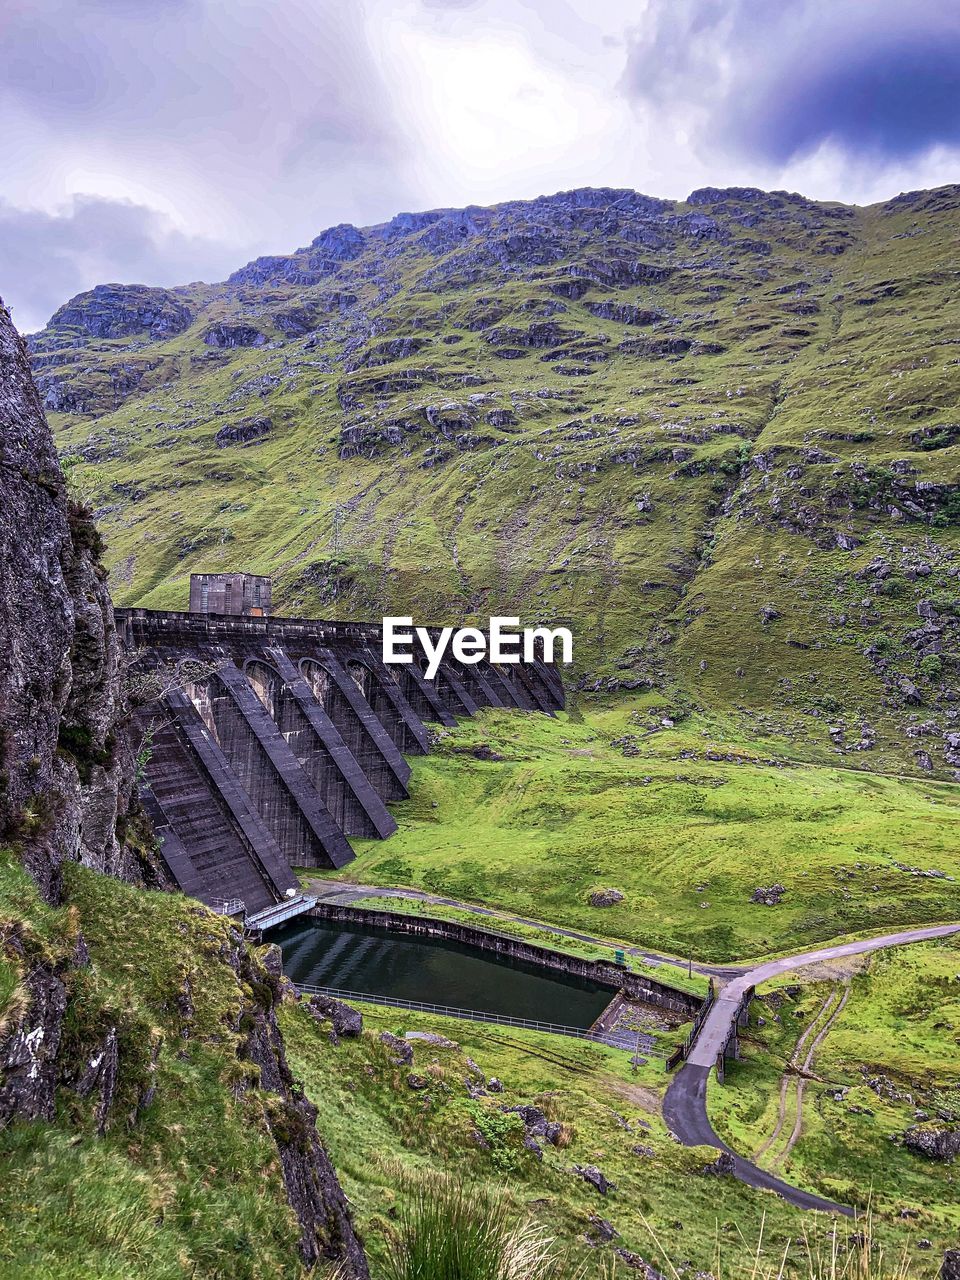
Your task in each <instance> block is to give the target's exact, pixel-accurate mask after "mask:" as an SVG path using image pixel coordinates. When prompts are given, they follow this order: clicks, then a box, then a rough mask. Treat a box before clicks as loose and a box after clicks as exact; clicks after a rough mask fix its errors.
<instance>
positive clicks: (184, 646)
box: [116, 609, 564, 929]
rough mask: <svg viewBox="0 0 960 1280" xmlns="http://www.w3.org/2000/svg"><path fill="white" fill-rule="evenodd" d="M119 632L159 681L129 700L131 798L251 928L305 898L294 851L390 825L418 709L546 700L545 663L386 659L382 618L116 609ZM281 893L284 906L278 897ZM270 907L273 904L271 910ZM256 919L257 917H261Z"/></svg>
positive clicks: (299, 855) (550, 693)
mask: <svg viewBox="0 0 960 1280" xmlns="http://www.w3.org/2000/svg"><path fill="white" fill-rule="evenodd" d="M116 617H117V627H118V632H119V635H120V640H121V643H122V644H123V646H124V648H125V649H126V650H127V652H128V654H129V655H130V656H131V658H132V660H133V662H134V665H135V667H136V668H137V669H138V670H142V671H144V672H151V671H152V672H155V673H156V675H157V679H158V681H159V682H160V685H161V686H162V688H163V690H164V692H162V694H161V695H160V697H159V698H158V699H157V700H156V701H155V702H152V703H150V704H148V705H147V706H145V707H143V708H142V709H141V710H140V711H139V713H138V720H139V729H140V731H141V733H142V734H143V738H144V742H145V743H146V746H147V750H146V752H145V761H146V763H145V780H144V785H143V787H142V790H141V796H142V800H143V804H144V807H145V809H146V811H147V813H148V815H149V816H150V817H151V819H152V821H153V824H154V827H155V830H156V832H157V834H158V836H159V838H160V841H161V852H162V855H163V858H164V861H165V862H166V864H167V867H168V868H169V870H170V873H171V875H172V876H173V878H174V879H175V880H176V882H177V884H178V885H179V886H180V888H181V889H182V890H183V891H184V892H185V893H188V894H190V895H191V896H193V897H195V898H199V899H200V900H201V901H202V902H205V903H207V904H208V905H209V906H211V907H214V908H215V909H218V910H221V911H222V910H223V903H224V902H226V901H229V902H231V903H232V904H234V905H235V904H236V903H237V902H241V903H242V907H243V913H244V914H245V915H246V917H247V920H248V922H249V921H250V918H251V917H254V918H255V920H256V922H257V923H258V924H259V927H260V928H261V929H263V928H267V927H270V925H271V924H272V923H278V922H279V920H280V919H281V918H282V919H287V918H289V917H290V916H291V915H294V914H298V913H299V912H300V911H306V910H309V908H310V906H311V905H312V901H311V900H310V899H306V898H304V897H303V896H302V895H301V893H300V885H299V883H298V881H297V878H296V876H295V875H294V873H293V870H292V867H295V866H297V867H323V868H327V867H334V868H339V867H342V866H344V865H345V864H346V863H348V862H349V861H350V860H351V859H352V858H353V856H354V853H353V849H352V848H351V846H350V837H351V836H359V837H365V838H370V837H373V838H379V839H385V838H386V837H388V836H389V835H391V834H392V833H393V832H394V831H395V830H396V825H397V824H396V821H395V819H394V817H393V815H392V814H391V813H390V810H389V808H388V804H389V802H390V801H392V800H402V799H404V798H405V797H406V796H407V782H408V779H409V777H410V765H409V763H408V762H407V760H406V756H408V755H417V754H422V753H424V752H426V751H428V750H429V746H430V737H429V733H428V730H427V725H428V724H429V723H430V722H434V723H437V724H440V725H447V726H452V725H455V724H456V722H457V718H458V717H460V716H469V715H473V714H474V713H475V712H476V711H477V710H478V709H479V708H480V707H509V708H513V709H515V710H518V711H527V712H542V713H546V714H553V712H554V711H557V710H560V709H562V707H563V705H564V696H563V685H562V682H561V680H560V677H559V675H558V673H557V671H556V669H555V668H553V667H552V666H550V665H549V664H547V663H545V662H543V661H542V660H541V659H539V658H537V659H534V660H533V661H531V662H526V663H516V664H510V665H506V666H496V665H494V664H492V663H489V662H486V661H482V662H479V663H476V664H470V665H468V664H461V663H458V662H456V661H455V660H453V659H452V658H446V659H445V660H444V661H443V662H442V663H441V665H440V669H439V671H438V673H437V675H436V678H435V679H433V680H427V679H426V677H425V675H424V674H423V672H424V668H425V667H426V664H427V656H426V654H425V653H424V652H423V651H422V650H420V651H419V652H418V651H417V649H416V647H415V648H414V661H413V662H412V663H411V664H408V665H397V666H390V667H387V666H386V665H385V664H384V662H383V660H382V657H381V634H380V628H379V627H378V626H375V625H366V624H358V623H347V622H324V621H309V620H304V619H294V618H277V617H269V618H268V617H256V616H247V615H234V614H211V613H174V612H159V611H155V610H149V609H118V610H117V611H116ZM278 908H282V910H279V911H278ZM274 916H276V919H274ZM264 922H266V923H264Z"/></svg>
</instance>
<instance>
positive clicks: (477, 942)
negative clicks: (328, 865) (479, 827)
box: [309, 902, 704, 1020]
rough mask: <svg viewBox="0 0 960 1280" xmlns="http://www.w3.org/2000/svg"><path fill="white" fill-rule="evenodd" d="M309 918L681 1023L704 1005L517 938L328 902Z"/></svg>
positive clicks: (614, 968) (615, 968)
mask: <svg viewBox="0 0 960 1280" xmlns="http://www.w3.org/2000/svg"><path fill="white" fill-rule="evenodd" d="M309 914H310V915H312V916H316V917H317V918H318V919H320V920H331V921H334V922H339V923H343V924H359V925H365V926H367V927H371V926H372V927H375V928H378V929H387V930H389V931H390V932H391V933H408V934H414V935H418V936H420V937H427V938H445V939H447V940H449V941H451V942H461V943H463V944H464V945H465V946H468V947H476V948H477V949H478V950H480V951H492V952H494V953H495V954H497V955H500V956H506V957H508V958H509V959H511V960H522V961H524V962H525V963H527V964H532V965H536V966H537V967H538V968H541V969H550V970H552V971H553V972H554V973H566V974H571V975H573V976H575V977H578V978H586V979H587V980H588V981H590V982H595V983H596V984H597V985H598V986H601V987H606V988H608V990H610V991H618V992H622V993H623V994H624V995H625V996H626V997H627V998H628V999H631V1000H638V1001H642V1002H643V1003H644V1004H650V1005H654V1006H655V1007H657V1008H659V1009H665V1010H668V1011H669V1012H670V1013H674V1014H679V1015H680V1016H681V1017H683V1019H684V1020H686V1019H688V1018H693V1017H694V1016H695V1015H696V1013H697V1011H698V1010H699V1009H700V1007H701V1006H702V1005H703V1004H704V1000H703V998H702V997H701V996H696V995H692V994H691V993H690V992H688V991H681V990H680V988H679V987H671V986H670V984H669V983H666V982H659V981H657V979H656V978H648V977H647V976H646V975H644V974H638V973H629V972H628V971H627V970H626V969H624V968H621V966H620V965H616V964H610V963H608V962H606V961H604V960H585V959H583V958H582V957H580V956H573V955H567V954H566V953H565V952H563V951H552V950H551V949H550V948H549V947H541V946H537V945H534V944H533V943H529V942H524V941H523V940H522V939H520V938H511V937H508V936H507V935H505V934H502V933H491V932H490V931H489V930H486V929H477V928H474V927H473V926H472V925H467V924H457V923H455V922H454V921H451V920H436V919H432V918H430V917H428V916H411V915H406V914H402V913H400V912H395V911H371V910H368V909H366V908H364V907H352V906H340V905H338V904H336V903H331V902H318V903H317V905H316V906H315V907H314V908H313V910H312V911H311V912H310V913H309Z"/></svg>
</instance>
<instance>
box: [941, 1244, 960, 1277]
mask: <svg viewBox="0 0 960 1280" xmlns="http://www.w3.org/2000/svg"><path fill="white" fill-rule="evenodd" d="M940 1280H960V1249H948V1250H947V1252H946V1253H945V1254H944V1255H943V1266H942V1267H941V1268H940Z"/></svg>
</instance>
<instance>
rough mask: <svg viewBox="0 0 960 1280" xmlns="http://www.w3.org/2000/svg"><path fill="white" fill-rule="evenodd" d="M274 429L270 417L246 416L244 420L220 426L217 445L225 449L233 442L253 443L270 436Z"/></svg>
mask: <svg viewBox="0 0 960 1280" xmlns="http://www.w3.org/2000/svg"><path fill="white" fill-rule="evenodd" d="M272 430H273V423H272V422H271V421H270V419H269V418H245V419H244V420H243V422H234V423H231V424H230V426H228V427H221V428H220V430H219V431H218V432H217V434H216V442H217V447H218V448H220V449H225V448H227V446H228V445H231V444H252V443H253V442H254V441H256V440H262V439H263V438H264V436H268V435H269V434H270V432H271V431H272Z"/></svg>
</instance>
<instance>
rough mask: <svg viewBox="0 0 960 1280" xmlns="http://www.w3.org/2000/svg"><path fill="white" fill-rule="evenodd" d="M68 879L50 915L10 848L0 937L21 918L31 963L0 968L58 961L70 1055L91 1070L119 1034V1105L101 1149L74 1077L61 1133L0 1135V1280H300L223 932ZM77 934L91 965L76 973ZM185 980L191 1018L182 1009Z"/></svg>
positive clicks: (70, 870)
mask: <svg viewBox="0 0 960 1280" xmlns="http://www.w3.org/2000/svg"><path fill="white" fill-rule="evenodd" d="M66 871H67V899H68V901H69V904H70V905H69V906H68V907H65V908H62V909H60V910H56V911H53V910H50V909H49V908H47V907H45V906H44V905H43V904H42V903H41V902H40V900H39V898H38V895H37V893H36V890H35V888H34V886H33V884H32V882H31V881H30V879H29V877H28V876H27V875H26V873H25V872H24V871H23V870H22V869H21V868H20V867H19V866H18V865H17V864H16V861H15V860H14V858H13V857H12V856H11V855H10V853H9V852H7V851H4V852H3V853H2V854H0V928H2V926H3V924H4V923H6V922H7V921H11V920H13V921H17V922H18V924H19V928H20V938H21V941H22V943H23V945H24V948H25V953H26V954H25V957H24V958H23V959H17V960H14V961H12V962H11V961H10V960H7V961H5V962H4V964H3V966H2V972H3V974H4V975H6V973H7V971H8V970H9V969H10V968H11V967H12V968H14V969H16V970H17V971H18V973H19V974H20V975H21V976H22V974H23V972H25V971H26V969H27V967H29V966H30V965H32V964H33V963H37V962H41V963H44V962H45V963H53V964H58V965H59V966H60V969H61V972H62V974H63V979H64V981H65V982H66V984H67V988H68V996H69V999H70V1004H69V1007H68V1013H67V1018H66V1022H65V1026H64V1034H63V1039H62V1042H61V1050H60V1053H61V1060H62V1061H63V1062H64V1063H72V1064H82V1063H83V1062H85V1061H86V1060H87V1059H89V1058H90V1057H91V1056H93V1054H94V1053H96V1051H97V1049H98V1047H99V1045H100V1044H101V1043H102V1038H103V1035H104V1033H105V1032H106V1030H107V1028H108V1027H110V1026H114V1027H116V1028H117V1036H118V1042H119V1054H120V1074H119V1079H118V1086H117V1095H116V1100H115V1103H114V1106H113V1108H112V1110H111V1112H110V1116H109V1124H108V1129H107V1132H106V1135H105V1136H104V1137H103V1138H102V1139H100V1138H97V1137H96V1136H94V1134H95V1127H94V1124H93V1118H92V1109H93V1105H94V1103H95V1101H96V1098H95V1096H94V1097H93V1098H88V1099H81V1098H79V1097H78V1096H77V1095H76V1094H75V1093H74V1092H72V1091H71V1089H70V1087H69V1081H66V1082H64V1083H62V1084H61V1086H60V1088H59V1090H58V1095H57V1096H58V1109H57V1115H56V1118H55V1120H54V1121H53V1122H50V1123H47V1122H36V1123H29V1124H26V1123H19V1124H15V1125H13V1126H12V1127H10V1128H8V1129H5V1130H2V1131H0V1185H2V1187H3V1196H2V1206H0V1276H3V1277H4V1278H6V1277H10V1280H14V1277H16V1278H17V1280H19V1278H20V1277H23V1276H26V1275H29V1276H30V1277H31V1280H34V1278H36V1280H62V1278H63V1277H70V1280H73V1278H74V1277H77V1278H78V1280H79V1278H80V1277H84V1278H86V1277H90V1280H94V1278H96V1280H99V1278H100V1277H106V1276H110V1277H111V1278H112V1277H118V1278H121V1280H126V1278H127V1277H129V1278H130V1280H172V1278H173V1277H183V1276H188V1275H189V1276H193V1277H209V1278H210V1280H226V1278H227V1277H230V1278H231V1280H233V1278H234V1277H237V1278H238V1280H281V1278H283V1280H288V1278H289V1280H294V1278H295V1277H297V1276H298V1275H299V1274H300V1264H299V1260H298V1256H297V1241H298V1238H299V1233H298V1230H297V1228H296V1224H295V1222H294V1219H293V1216H292V1214H291V1211H290V1209H289V1207H288V1205H287V1203H286V1198H285V1194H284V1191H283V1185H282V1180H281V1176H280V1171H279V1167H278V1160H277V1151H276V1146H275V1144H274V1142H273V1140H272V1139H271V1137H270V1136H269V1131H268V1129H267V1125H266V1113H265V1106H266V1105H267V1104H266V1099H265V1098H264V1096H263V1095H261V1094H260V1092H259V1090H258V1089H257V1088H255V1087H252V1086H253V1085H254V1084H255V1083H256V1081H254V1080H253V1079H252V1078H250V1076H249V1073H248V1068H247V1067H246V1066H245V1065H244V1064H243V1063H241V1062H240V1061H239V1060H238V1058H237V1046H238V1044H239V1036H238V1034H237V1031H236V1027H237V1025H238V1023H239V1020H240V1015H241V1012H242V1009H243V1007H244V1004H245V1003H246V1002H249V1000H250V993H249V992H245V991H244V989H243V988H242V986H241V985H240V983H239V982H238V980H237V977H236V975H235V974H234V972H233V970H232V969H231V968H230V967H229V965H228V964H226V963H225V962H224V957H225V954H226V950H227V949H228V948H229V947H230V946H231V945H235V943H234V942H232V941H231V939H230V937H229V932H228V926H227V925H226V924H225V923H224V922H223V921H221V920H218V919H216V918H215V917H213V916H212V915H211V914H210V913H209V912H207V911H206V910H205V909H203V908H201V907H199V906H198V905H197V904H193V903H191V902H190V901H189V900H188V899H184V898H182V897H180V896H179V895H173V894H160V893H146V892H143V891H141V890H137V889H134V888H132V887H131V886H129V885H124V884H120V883H119V882H117V881H115V880H111V879H108V878H106V877H103V876H99V875H97V874H95V873H93V872H90V871H85V870H83V869H82V868H79V867H76V866H74V865H71V864H68V865H67V867H66ZM78 931H82V933H83V936H84V938H85V939H86V942H87V944H88V946H89V948H90V952H91V955H92V957H93V962H92V965H91V967H90V968H87V969H79V970H78V969H73V968H71V967H70V965H69V963H68V962H69V959H70V957H71V956H72V955H73V952H74V948H75V946H76V939H77V934H78ZM185 979H189V981H190V992H191V1000H192V1005H193V1010H192V1013H191V1014H189V1015H188V1016H187V1015H183V1014H182V1013H181V1012H180V1011H178V1007H177V1003H176V1001H177V997H178V994H179V993H180V992H181V991H182V990H183V986H184V980H185ZM0 1023H2V1016H0ZM154 1058H155V1060H156V1061H155V1075H154V1073H153V1072H152V1070H151V1062H152V1060H153V1059H154ZM151 1085H153V1086H154V1087H155V1089H156V1093H155V1095H154V1097H153V1100H152V1101H151V1102H149V1103H146V1104H145V1102H144V1092H145V1090H146V1089H147V1088H149V1087H150V1086H151ZM241 1086H242V1087H241Z"/></svg>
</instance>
